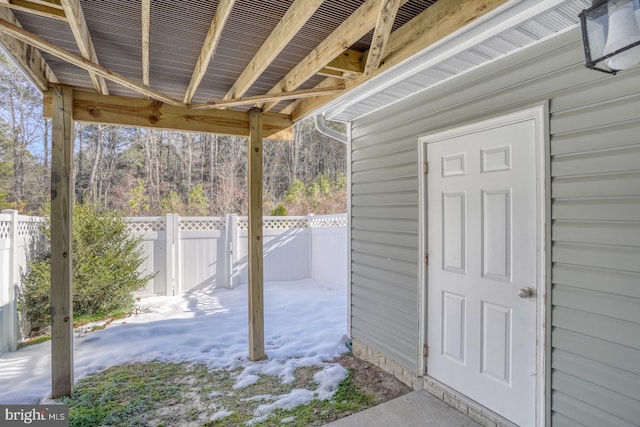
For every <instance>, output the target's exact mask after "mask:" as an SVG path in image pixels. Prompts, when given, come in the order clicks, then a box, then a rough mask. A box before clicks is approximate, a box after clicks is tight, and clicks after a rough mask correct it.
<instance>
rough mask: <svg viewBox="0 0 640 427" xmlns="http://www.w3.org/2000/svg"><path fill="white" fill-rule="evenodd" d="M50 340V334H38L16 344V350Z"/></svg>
mask: <svg viewBox="0 0 640 427" xmlns="http://www.w3.org/2000/svg"><path fill="white" fill-rule="evenodd" d="M49 340H51V335H48V334H47V335H40V336H39V337H35V338H32V339H29V340H27V341H23V342H21V343H20V344H18V350H20V349H21V348H24V347H29V346H30V345H35V344H41V343H43V342H47V341H49Z"/></svg>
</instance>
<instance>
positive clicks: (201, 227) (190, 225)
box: [180, 218, 226, 231]
mask: <svg viewBox="0 0 640 427" xmlns="http://www.w3.org/2000/svg"><path fill="white" fill-rule="evenodd" d="M225 227H226V221H225V220H224V218H214V219H197V220H182V219H181V220H180V231H219V230H224V229H225Z"/></svg>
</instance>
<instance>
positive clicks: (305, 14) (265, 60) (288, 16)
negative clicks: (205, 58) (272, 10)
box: [222, 0, 324, 101]
mask: <svg viewBox="0 0 640 427" xmlns="http://www.w3.org/2000/svg"><path fill="white" fill-rule="evenodd" d="M323 1H324V0H296V1H295V2H294V3H293V4H292V5H291V6H290V7H289V9H288V10H287V12H286V13H285V14H284V16H283V17H282V19H281V20H280V22H278V25H276V27H275V28H274V29H273V31H272V32H271V34H269V37H267V39H266V40H265V41H264V43H263V44H262V46H261V47H260V49H258V52H257V53H256V55H255V56H254V57H253V59H251V62H249V64H248V65H247V67H246V68H245V69H244V71H243V72H242V74H240V77H238V79H237V80H236V81H235V83H234V84H233V86H231V89H229V91H228V92H227V93H226V95H225V96H224V97H223V98H222V99H223V100H225V101H226V100H228V99H233V98H240V97H242V95H244V94H245V93H246V92H247V90H249V88H250V87H251V85H252V84H253V83H254V82H255V81H256V80H257V79H258V77H260V75H261V74H262V73H263V72H264V70H266V69H267V67H268V66H269V64H271V62H272V61H273V60H274V59H275V58H276V57H277V56H278V54H279V53H280V52H282V49H284V48H285V46H286V45H287V44H288V43H289V42H290V41H291V39H293V37H294V36H295V35H296V34H297V33H298V31H299V30H300V28H302V26H303V25H304V24H306V22H307V21H308V20H309V18H311V16H312V15H313V14H314V13H315V11H316V10H317V9H318V7H320V5H321V4H322V2H323Z"/></svg>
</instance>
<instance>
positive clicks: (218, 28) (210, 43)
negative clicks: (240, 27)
mask: <svg viewBox="0 0 640 427" xmlns="http://www.w3.org/2000/svg"><path fill="white" fill-rule="evenodd" d="M235 1H236V0H220V3H218V8H217V9H216V14H215V16H214V17H213V21H212V22H211V26H210V27H209V31H207V35H206V37H205V39H204V43H203V44H202V50H201V51H200V56H199V57H198V61H197V62H196V66H195V68H194V69H193V74H192V75H191V81H190V82H189V87H187V91H186V93H185V94H184V103H185V104H190V103H191V100H192V99H193V96H194V95H195V93H196V90H197V89H198V86H200V82H201V81H202V78H203V77H204V75H205V74H206V72H207V67H208V66H209V62H210V61H211V58H213V54H214V53H215V50H216V48H217V47H218V43H219V42H220V37H221V36H222V30H223V29H224V24H225V23H226V22H227V18H229V15H230V14H231V9H233V5H234V3H235Z"/></svg>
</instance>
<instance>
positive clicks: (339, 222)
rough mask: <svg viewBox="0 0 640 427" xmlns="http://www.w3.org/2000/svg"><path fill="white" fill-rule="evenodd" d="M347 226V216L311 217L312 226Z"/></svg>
mask: <svg viewBox="0 0 640 427" xmlns="http://www.w3.org/2000/svg"><path fill="white" fill-rule="evenodd" d="M346 226H347V217H346V216H331V217H311V219H310V220H309V227H311V228H339V227H346Z"/></svg>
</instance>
